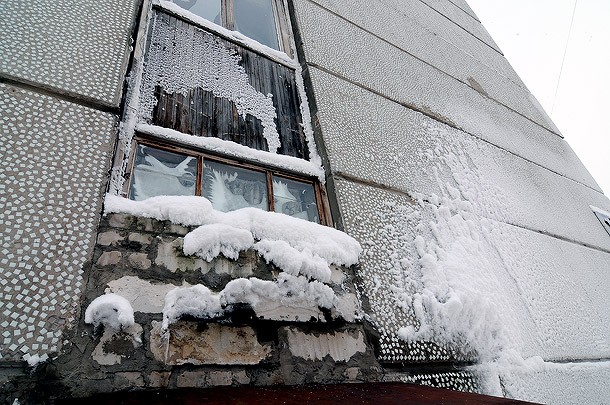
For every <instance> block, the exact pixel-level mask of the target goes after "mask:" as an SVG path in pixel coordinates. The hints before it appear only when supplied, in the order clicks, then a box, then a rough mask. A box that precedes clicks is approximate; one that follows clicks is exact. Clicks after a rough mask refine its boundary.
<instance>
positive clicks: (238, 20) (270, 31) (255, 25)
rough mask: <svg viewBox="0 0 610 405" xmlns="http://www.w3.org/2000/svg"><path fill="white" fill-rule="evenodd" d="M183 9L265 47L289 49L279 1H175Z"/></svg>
mask: <svg viewBox="0 0 610 405" xmlns="http://www.w3.org/2000/svg"><path fill="white" fill-rule="evenodd" d="M173 2H174V3H176V4H177V5H179V6H180V7H182V8H184V9H186V10H189V11H190V12H191V13H193V14H196V15H198V16H200V17H203V18H205V19H206V20H209V21H212V22H214V23H216V24H218V25H221V26H223V27H225V28H227V29H230V30H234V31H239V32H241V33H242V34H244V35H245V36H247V37H249V38H252V39H254V40H256V41H258V42H260V43H261V44H264V45H267V46H268V47H270V48H273V49H278V50H286V48H287V47H286V46H285V44H281V42H282V41H281V38H282V37H281V35H280V33H281V32H282V30H281V28H280V24H279V21H280V18H278V6H277V3H276V1H275V0H173Z"/></svg>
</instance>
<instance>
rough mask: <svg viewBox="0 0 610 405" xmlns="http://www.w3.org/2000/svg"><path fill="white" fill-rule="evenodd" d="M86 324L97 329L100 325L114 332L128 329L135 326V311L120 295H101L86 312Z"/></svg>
mask: <svg viewBox="0 0 610 405" xmlns="http://www.w3.org/2000/svg"><path fill="white" fill-rule="evenodd" d="M85 323H89V324H93V326H94V327H95V328H96V329H97V328H98V327H99V326H100V325H103V326H104V328H107V329H111V330H113V331H120V330H124V329H128V328H130V327H131V326H133V325H134V319H133V309H132V308H131V304H130V303H129V301H127V300H126V299H125V298H123V297H121V296H120V295H117V294H112V293H110V294H105V295H101V296H99V297H97V298H96V299H94V300H93V301H92V302H91V304H89V306H88V307H87V309H86V310H85Z"/></svg>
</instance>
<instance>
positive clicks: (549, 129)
mask: <svg viewBox="0 0 610 405" xmlns="http://www.w3.org/2000/svg"><path fill="white" fill-rule="evenodd" d="M308 1H309V2H310V3H312V4H314V5H315V6H317V7H319V8H321V9H322V10H324V11H326V12H328V13H330V14H332V15H334V16H336V17H338V18H340V19H342V20H344V21H345V22H347V23H348V24H350V25H353V26H354V27H356V28H358V29H359V30H361V31H363V32H366V33H367V34H369V35H372V36H373V37H375V38H377V39H378V40H380V41H382V42H384V43H386V44H388V45H390V46H391V47H393V48H396V49H397V50H398V51H400V52H403V53H405V54H407V55H409V56H411V57H413V58H415V59H416V60H418V61H420V62H422V63H423V64H425V65H427V66H430V67H431V68H432V69H434V70H436V71H438V72H440V73H442V74H444V75H446V76H448V77H450V78H452V79H454V80H455V81H457V82H459V83H462V84H463V85H464V86H466V87H467V88H468V89H471V90H475V91H476V92H477V93H479V94H481V95H482V96H483V97H485V98H487V99H489V100H491V101H493V102H495V103H497V104H498V105H501V106H503V107H505V108H506V109H508V110H510V111H512V112H513V113H515V114H517V115H519V116H521V117H523V118H525V119H526V120H528V121H530V122H532V123H533V124H535V125H537V126H539V127H541V128H543V129H545V130H547V131H549V132H550V133H552V134H553V135H556V136H559V137H560V138H563V136H562V135H561V134H558V133H556V132H554V131H553V130H552V128H547V127H546V126H544V125H542V124H540V123H538V122H536V121H534V120H532V119H531V118H529V117H528V116H526V115H524V114H522V113H520V112H519V111H516V110H514V109H513V108H511V107H509V106H507V105H506V104H504V103H502V102H501V101H498V100H496V99H495V98H492V97H490V96H489V95H487V94H484V93H482V92H480V91H478V90H476V89H473V87H472V86H471V85H470V84H469V83H466V82H465V81H463V80H461V79H459V78H457V77H455V76H453V75H452V74H450V73H448V72H445V71H444V70H442V69H440V68H438V67H437V66H434V65H432V64H430V63H429V62H427V61H425V60H423V59H421V58H420V57H418V56H417V55H413V54H412V53H410V52H408V51H406V50H404V49H402V48H401V47H399V46H398V45H396V44H394V43H392V42H389V41H388V40H387V39H385V38H382V37H380V36H379V35H377V34H375V33H373V32H371V31H369V30H368V29H366V28H364V27H362V26H360V25H358V24H356V23H354V22H353V21H350V20H348V19H346V18H345V17H343V16H341V15H339V14H337V13H335V12H334V11H332V10H330V9H328V8H326V7H324V6H322V5H320V4H318V3H316V2H315V1H314V0H308ZM307 63H308V64H309V65H310V66H314V67H317V68H320V69H322V70H324V68H322V67H321V66H318V65H317V64H314V63H311V62H307ZM485 66H487V65H485ZM490 69H492V70H493V71H494V72H496V73H497V74H498V75H500V76H502V77H504V78H506V79H507V80H508V81H510V82H511V83H514V84H515V85H516V86H517V87H519V88H521V86H519V85H518V84H517V83H515V82H514V81H513V80H511V79H510V78H509V77H506V76H504V75H502V74H501V73H500V72H498V71H496V70H495V69H493V68H491V67H490ZM328 73H331V72H330V71H328ZM344 79H346V78H344ZM346 80H349V79H346ZM354 84H355V83H354ZM361 87H362V86H361ZM364 88H366V87H364ZM523 90H524V91H526V92H527V91H528V90H527V89H523Z"/></svg>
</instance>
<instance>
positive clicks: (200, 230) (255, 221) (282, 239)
mask: <svg viewBox="0 0 610 405" xmlns="http://www.w3.org/2000/svg"><path fill="white" fill-rule="evenodd" d="M105 213H106V214H113V213H120V214H128V215H133V216H136V217H146V218H153V219H156V220H160V221H170V222H172V223H173V224H180V225H185V226H188V227H190V229H192V230H191V231H190V232H187V233H186V235H185V236H184V240H183V243H182V251H183V253H184V254H185V255H186V256H197V257H199V258H201V259H203V260H205V261H207V262H210V261H212V260H214V259H216V258H217V257H218V256H219V255H222V256H223V257H224V258H227V259H230V260H237V259H238V257H239V255H240V252H242V251H246V250H250V251H251V252H255V253H254V254H258V255H259V256H260V257H261V258H263V259H264V260H265V261H266V262H267V263H270V264H273V266H274V268H276V269H278V270H280V272H279V273H278V274H276V275H275V276H274V277H273V280H263V279H260V278H257V277H247V278H246V277H238V278H234V279H233V280H231V281H230V282H229V283H227V284H226V285H225V286H224V288H223V289H222V290H221V291H218V292H213V291H211V290H210V289H209V288H208V287H209V286H205V285H202V284H197V285H193V286H190V285H187V286H183V287H177V288H175V289H174V290H171V291H169V292H168V293H167V294H166V296H165V303H164V308H163V329H164V330H167V328H168V327H169V325H170V324H172V323H174V322H176V321H177V320H179V319H180V318H181V317H182V316H184V315H189V316H193V317H196V318H199V319H215V318H222V317H224V316H225V315H227V311H228V312H230V310H231V308H232V307H233V306H234V305H235V304H247V305H249V306H250V307H251V308H253V310H254V311H255V313H256V316H257V317H258V318H259V319H269V320H281V321H295V320H298V321H309V320H311V319H317V320H319V321H324V318H325V316H324V311H329V312H330V314H331V316H332V318H333V319H335V318H341V319H344V320H346V321H348V322H353V321H355V320H356V319H358V317H359V316H360V309H359V304H358V300H357V299H356V297H355V295H354V294H351V293H345V291H343V290H342V288H337V285H336V283H335V285H334V288H333V281H332V280H331V279H332V278H333V274H334V273H335V274H336V272H337V270H331V267H332V268H333V269H336V267H340V266H346V267H349V266H352V265H354V264H356V263H357V262H358V256H359V255H360V253H361V251H362V249H361V247H360V245H359V243H358V242H357V241H356V240H355V239H353V238H352V237H350V236H349V235H347V234H345V233H343V232H341V231H338V230H336V229H333V228H330V227H326V226H323V225H319V224H315V223H312V222H308V221H305V220H302V219H298V218H294V217H290V216H288V215H284V214H279V213H275V212H267V211H263V210H260V209H256V208H244V209H240V210H237V211H232V212H228V213H224V212H220V211H216V210H214V209H213V208H212V204H211V203H210V202H209V201H208V200H207V199H205V198H203V197H194V196H160V197H154V198H150V199H147V200H144V201H132V200H128V199H125V198H122V197H118V196H115V195H111V194H109V195H107V196H106V201H105ZM193 227H195V228H194V229H193ZM119 289H120V287H119Z"/></svg>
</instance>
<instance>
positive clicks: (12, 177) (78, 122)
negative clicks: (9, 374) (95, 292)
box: [0, 84, 116, 360]
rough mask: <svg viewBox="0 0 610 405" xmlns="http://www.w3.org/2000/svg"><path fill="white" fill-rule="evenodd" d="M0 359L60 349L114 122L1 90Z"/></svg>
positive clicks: (97, 207)
mask: <svg viewBox="0 0 610 405" xmlns="http://www.w3.org/2000/svg"><path fill="white" fill-rule="evenodd" d="M0 116H2V117H3V119H4V121H3V124H2V126H1V127H0V139H2V143H1V144H0V207H2V209H1V210H0V297H1V302H2V306H1V308H0V331H1V332H0V333H1V336H0V359H2V360H20V359H22V358H23V356H24V355H26V358H27V355H30V356H32V355H35V354H40V355H43V354H46V353H52V352H55V351H57V350H58V343H59V341H60V338H61V334H62V330H63V329H64V327H65V326H69V325H70V323H71V322H72V321H73V318H74V316H75V315H76V309H77V305H78V303H79V302H78V298H79V296H80V292H81V288H82V286H83V279H82V268H83V265H84V264H85V262H86V261H87V259H88V257H90V252H91V249H92V248H93V243H94V240H95V230H96V226H97V221H98V218H99V214H100V211H101V201H102V199H101V197H102V195H103V192H104V185H105V181H106V177H107V171H108V169H109V167H108V166H109V163H110V154H111V149H112V143H111V140H112V137H113V134H114V133H115V132H116V129H115V126H116V118H115V116H114V115H111V114H107V113H102V112H99V111H96V110H93V109H89V108H86V107H83V106H80V105H76V104H72V103H69V102H67V101H62V100H58V99H56V98H53V97H49V96H45V95H40V94H37V93H34V92H31V91H27V90H23V89H20V88H16V87H12V86H7V85H4V84H0Z"/></svg>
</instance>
